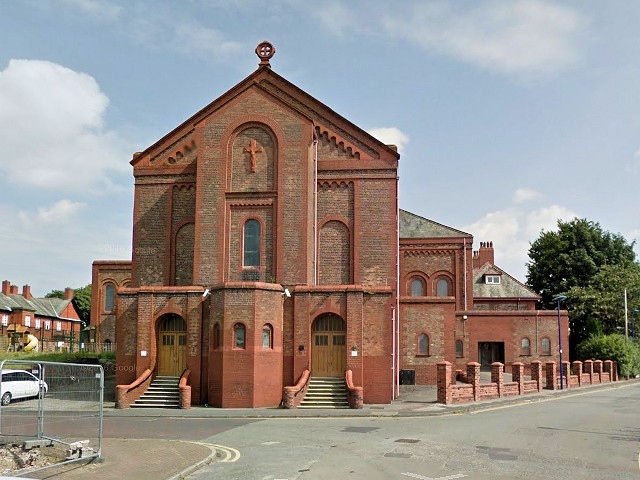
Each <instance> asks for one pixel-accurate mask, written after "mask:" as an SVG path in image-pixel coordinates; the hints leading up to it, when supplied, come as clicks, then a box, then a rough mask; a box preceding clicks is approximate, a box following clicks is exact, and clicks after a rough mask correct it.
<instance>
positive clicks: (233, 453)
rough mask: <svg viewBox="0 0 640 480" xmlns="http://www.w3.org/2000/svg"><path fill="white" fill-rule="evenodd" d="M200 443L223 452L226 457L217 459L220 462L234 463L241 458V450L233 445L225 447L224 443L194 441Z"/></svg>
mask: <svg viewBox="0 0 640 480" xmlns="http://www.w3.org/2000/svg"><path fill="white" fill-rule="evenodd" d="M193 443H197V444H198V445H204V446H205V447H209V448H213V449H215V450H216V451H217V452H221V453H223V454H224V458H223V459H222V460H217V461H218V462H220V463H232V462H237V461H238V460H240V457H241V455H240V451H239V450H236V449H235V448H232V447H225V446H224V445H216V444H215V443H204V442H193Z"/></svg>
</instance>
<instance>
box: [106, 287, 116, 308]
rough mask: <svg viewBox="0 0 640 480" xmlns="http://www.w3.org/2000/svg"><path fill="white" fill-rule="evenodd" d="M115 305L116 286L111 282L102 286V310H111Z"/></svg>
mask: <svg viewBox="0 0 640 480" xmlns="http://www.w3.org/2000/svg"><path fill="white" fill-rule="evenodd" d="M115 306H116V287H115V285H114V284H113V283H107V284H106V285H105V286H104V311H105V312H112V311H113V309H114V308H115Z"/></svg>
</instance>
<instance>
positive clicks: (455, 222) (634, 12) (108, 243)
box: [0, 0, 640, 295]
mask: <svg viewBox="0 0 640 480" xmlns="http://www.w3.org/2000/svg"><path fill="white" fill-rule="evenodd" d="M638 18H640V2H602V1H600V0H575V1H562V2H553V1H543V0H504V1H498V0H496V1H492V0H487V1H478V0H458V1H456V2H450V1H446V0H414V1H411V0H407V1H403V2H389V1H385V0H349V1H346V0H344V1H326V2H309V1H307V0H271V1H269V2H264V1H257V0H255V1H254V0H180V1H178V0H174V1H162V0H136V1H130V0H104V1H103V0H47V1H41V0H21V1H0V145H1V147H2V155H1V156H0V220H2V223H3V228H2V230H1V231H2V234H0V276H1V277H2V279H3V280H4V279H7V280H10V281H11V282H12V283H13V284H17V285H19V286H22V285H24V284H29V285H31V287H32V291H33V292H34V293H35V294H37V295H44V294H45V293H47V292H49V291H50V290H52V289H63V288H64V287H66V286H71V287H79V286H82V285H85V284H87V283H90V281H91V263H92V261H93V260H96V259H105V260H106V259H126V258H130V254H131V253H130V252H131V229H132V222H131V218H132V203H133V178H132V174H131V168H130V165H129V161H130V160H131V157H132V154H133V152H136V151H140V150H143V149H144V148H145V147H147V146H148V145H150V144H151V143H152V142H154V141H155V140H156V139H158V138H160V137H161V136H162V135H164V134H165V133H167V132H168V131H170V130H171V129H173V128H174V127H175V126H177V125H178V124H180V123H181V122H182V121H184V120H186V119H187V118H189V117H190V116H191V115H192V114H193V113H195V112H196V111H198V110H199V109H200V108H202V107H204V106H205V105H207V104H208V103H210V102H211V101H212V100H214V99H215V98H217V97H218V96H220V95H221V94H223V93H224V92H225V91H226V90H228V89H229V88H231V87H232V86H234V85H235V84H237V83H238V82H239V81H241V80H242V79H243V78H244V77H246V76H247V75H249V74H251V73H252V72H253V71H254V70H255V69H256V68H257V62H258V59H257V58H256V56H255V54H254V52H253V50H254V48H255V46H256V45H257V44H258V43H259V42H261V41H262V40H269V41H270V42H272V43H273V44H274V45H275V47H276V50H277V53H276V55H275V57H274V58H273V59H272V61H271V64H272V66H273V69H274V70H275V71H276V72H277V73H279V74H280V75H282V76H284V77H285V78H287V79H288V80H290V81H291V82H293V83H295V84H296V85H298V86H299V87H300V88H302V89H303V90H305V91H306V92H308V93H309V94H311V95H312V96H314V97H316V98H317V99H318V100H320V101H321V102H323V103H325V104H327V105H328V106H330V107H331V108H333V109H334V110H335V111H337V112H338V113H340V114H341V115H343V116H344V117H346V118H348V119H349V120H351V121H353V122H354V123H355V124H357V125H359V126H360V127H362V128H364V129H365V130H367V131H369V132H371V133H373V134H374V135H375V136H377V137H378V138H379V139H380V140H382V141H385V142H387V143H395V144H397V145H398V146H399V150H400V153H401V160H400V188H401V194H400V206H401V208H403V209H406V210H409V211H411V212H413V213H416V214H418V215H421V216H424V217H427V218H429V219H432V220H435V221H437V222H439V223H443V224H446V225H449V226H451V227H454V228H458V229H461V230H464V231H466V232H469V233H471V234H472V235H474V242H475V243H474V248H476V249H477V248H478V246H479V242H481V241H493V244H494V247H495V249H496V264H497V265H498V266H500V267H501V268H503V269H504V270H506V271H507V272H509V273H511V274H512V275H514V276H515V277H516V278H518V279H520V280H522V281H524V280H525V278H526V266H525V265H526V262H527V261H528V256H527V252H528V248H529V245H530V243H531V242H532V241H534V240H535V239H536V238H537V237H538V236H539V234H540V232H541V230H547V231H548V230H553V229H554V228H555V226H556V223H557V220H558V219H563V220H571V219H572V218H574V217H579V218H586V219H588V220H592V221H595V222H598V223H600V225H601V226H602V228H603V229H605V230H607V231H610V232H612V233H620V234H622V235H623V236H625V237H626V238H627V239H628V240H629V241H633V240H634V239H636V238H640V202H638V200H639V195H638V188H639V186H640V88H639V86H640V55H639V54H638V52H639V51H640V29H639V28H638V24H637V20H638ZM636 250H637V251H638V249H636Z"/></svg>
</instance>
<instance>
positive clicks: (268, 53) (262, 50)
mask: <svg viewBox="0 0 640 480" xmlns="http://www.w3.org/2000/svg"><path fill="white" fill-rule="evenodd" d="M275 53H276V47H274V46H273V44H272V43H269V42H267V41H264V42H261V43H259V44H258V46H257V47H256V55H258V58H259V59H260V63H259V66H261V67H263V66H264V67H268V68H271V64H270V63H269V60H270V59H271V57H273V56H274V55H275Z"/></svg>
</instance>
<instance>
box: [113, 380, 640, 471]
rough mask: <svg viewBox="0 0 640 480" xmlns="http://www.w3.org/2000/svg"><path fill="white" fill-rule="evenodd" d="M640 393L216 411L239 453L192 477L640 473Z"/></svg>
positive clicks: (639, 389) (214, 438)
mask: <svg viewBox="0 0 640 480" xmlns="http://www.w3.org/2000/svg"><path fill="white" fill-rule="evenodd" d="M639 401H640V385H639V384H633V385H630V386H627V387H623V388H615V389H604V390H603V389H599V390H596V391H591V392H588V391H585V392H580V393H578V394H576V395H571V396H567V397H557V398H554V399H552V400H549V401H545V402H540V403H530V404H520V405H516V406H510V407H505V408H495V409H492V410H489V411H482V412H477V413H474V414H463V415H449V416H432V417H415V418H410V417H404V418H397V417H393V418H353V417H350V418H333V419H331V418H316V419H301V418H300V419H295V418H286V419H285V418H281V419H265V420H259V421H252V422H247V421H237V424H220V422H221V420H213V419H212V420H211V422H212V423H211V428H214V427H213V425H215V424H219V425H218V428H219V431H216V432H212V434H211V435H209V436H205V437H202V438H200V439H199V440H200V441H203V442H207V443H212V444H217V445H223V446H226V447H229V448H230V449H235V450H237V451H238V452H239V458H237V456H236V458H234V460H235V461H231V462H225V463H214V464H211V465H209V466H206V467H204V468H203V469H201V470H199V471H198V472H195V473H194V474H192V475H191V476H189V477H188V478H189V479H190V480H204V479H210V478H224V479H225V480H233V479H238V480H251V479H256V480H257V479H259V480H279V479H287V480H293V479H301V480H326V479H336V480H337V479H343V478H353V479H367V480H382V479H384V480H389V479H397V480H403V479H404V480H406V479H409V478H414V479H423V480H430V479H431V480H436V479H440V480H445V479H456V478H469V479H534V478H535V479H547V478H548V479H558V478H579V479H593V480H607V479H615V480H624V479H638V478H639V476H640V470H639V463H638V462H639V456H638V452H639V445H640V416H639V415H638V413H639V412H638V406H639V404H640V403H639ZM229 421H230V420H227V422H229ZM203 422H204V424H205V425H206V424H208V422H209V420H208V419H207V420H204V421H203ZM199 432H200V433H201V430H199ZM105 433H106V432H105ZM194 433H195V432H194ZM190 436H191V435H190Z"/></svg>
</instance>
